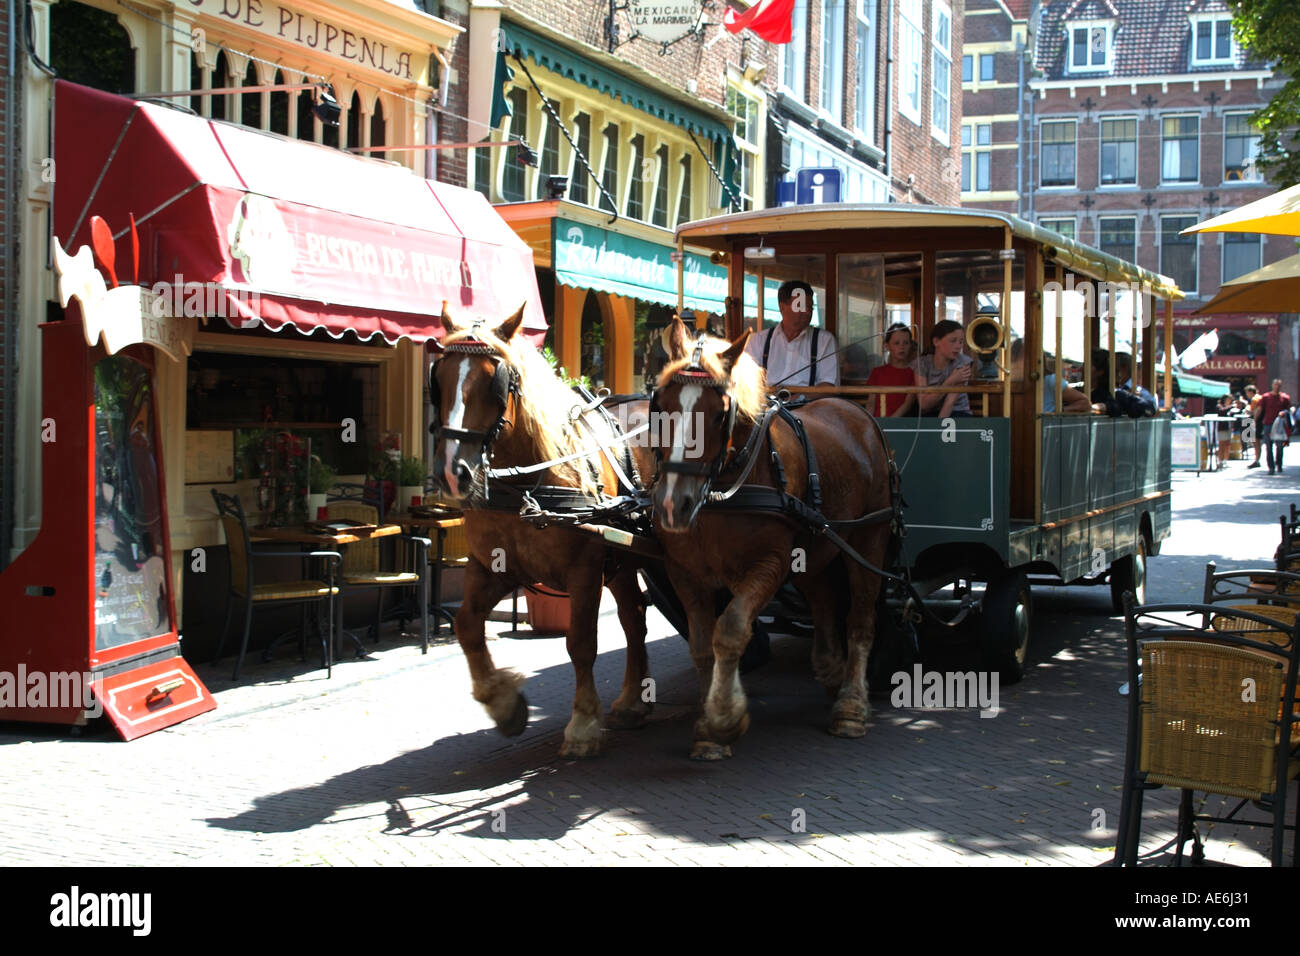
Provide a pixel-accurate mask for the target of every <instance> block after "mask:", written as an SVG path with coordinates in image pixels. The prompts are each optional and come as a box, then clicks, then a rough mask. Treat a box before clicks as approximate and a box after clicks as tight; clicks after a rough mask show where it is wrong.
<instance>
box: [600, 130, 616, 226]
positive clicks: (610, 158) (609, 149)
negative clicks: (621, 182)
mask: <svg viewBox="0 0 1300 956" xmlns="http://www.w3.org/2000/svg"><path fill="white" fill-rule="evenodd" d="M600 184H601V185H602V186H604V187H605V192H604V194H603V195H602V196H601V197H600V208H601V209H603V210H605V212H613V211H614V205H613V203H611V202H610V197H611V196H617V195H618V124H617V123H610V124H609V125H608V126H606V127H605V165H604V171H603V172H602V173H601V174H600Z"/></svg>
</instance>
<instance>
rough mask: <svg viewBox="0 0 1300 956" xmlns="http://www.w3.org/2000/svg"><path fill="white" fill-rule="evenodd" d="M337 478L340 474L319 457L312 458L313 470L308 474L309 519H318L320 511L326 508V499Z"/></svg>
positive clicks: (313, 456)
mask: <svg viewBox="0 0 1300 956" xmlns="http://www.w3.org/2000/svg"><path fill="white" fill-rule="evenodd" d="M337 478H338V472H336V471H335V470H334V469H333V468H331V467H330V466H329V465H327V464H325V462H323V461H321V460H320V456H319V455H312V456H311V470H310V471H309V472H308V473H307V487H308V489H309V492H310V493H309V494H308V495H307V517H309V518H314V517H316V515H317V514H319V513H320V509H321V508H324V507H325V498H326V496H327V495H328V493H329V490H330V488H332V487H333V486H334V481H335V479H337Z"/></svg>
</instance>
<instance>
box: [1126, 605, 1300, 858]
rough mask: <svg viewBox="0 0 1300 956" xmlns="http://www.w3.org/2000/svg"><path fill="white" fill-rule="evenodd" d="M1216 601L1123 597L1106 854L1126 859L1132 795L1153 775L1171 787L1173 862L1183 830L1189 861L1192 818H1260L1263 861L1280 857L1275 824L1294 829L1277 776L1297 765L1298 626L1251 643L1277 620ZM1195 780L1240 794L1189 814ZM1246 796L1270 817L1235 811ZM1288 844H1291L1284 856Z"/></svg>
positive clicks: (1134, 849)
mask: <svg viewBox="0 0 1300 956" xmlns="http://www.w3.org/2000/svg"><path fill="white" fill-rule="evenodd" d="M1221 611H1222V609H1221V608H1220V607H1218V606H1215V605H1209V604H1154V605H1146V606H1143V607H1138V606H1135V605H1134V604H1133V603H1132V598H1131V596H1130V597H1129V598H1128V599H1127V600H1126V602H1125V617H1124V622H1125V635H1126V639H1127V645H1128V671H1129V720H1128V746H1127V752H1126V756H1125V768H1124V795H1123V798H1122V802H1121V809H1120V823H1119V835H1118V838H1117V841H1116V847H1115V859H1114V863H1115V865H1124V864H1127V865H1129V866H1134V865H1136V863H1137V859H1138V842H1139V835H1140V831H1141V817H1142V798H1143V794H1144V793H1145V792H1146V791H1147V790H1150V789H1153V788H1155V787H1160V786H1167V787H1178V788H1179V789H1180V790H1181V791H1182V798H1181V801H1180V803H1179V809H1178V831H1177V834H1176V835H1175V838H1174V841H1171V843H1172V842H1175V841H1176V842H1177V850H1176V855H1175V861H1176V864H1177V865H1181V864H1182V857H1183V847H1184V845H1185V844H1186V843H1187V841H1188V840H1189V839H1190V840H1191V841H1192V843H1193V846H1192V860H1193V862H1198V861H1199V860H1200V859H1201V857H1202V856H1203V849H1202V845H1201V838H1200V834H1199V833H1198V832H1197V829H1196V824H1197V822H1198V821H1209V822H1218V823H1233V824H1238V825H1241V824H1247V825H1258V826H1271V827H1272V828H1273V844H1272V852H1271V860H1272V863H1273V865H1274V866H1277V865H1279V864H1280V863H1281V861H1282V841H1283V838H1284V837H1285V831H1286V830H1292V831H1295V832H1297V835H1298V836H1300V831H1296V827H1295V826H1294V825H1291V826H1288V825H1287V824H1286V799H1287V786H1288V781H1290V780H1291V779H1292V778H1293V777H1295V776H1296V774H1297V772H1300V760H1297V750H1296V744H1297V742H1298V741H1300V715H1297V714H1296V713H1295V693H1296V675H1297V663H1298V662H1300V655H1298V654H1297V645H1298V641H1297V638H1298V637H1300V627H1298V626H1297V625H1296V624H1295V622H1294V621H1293V622H1292V623H1291V624H1290V625H1289V631H1288V632H1287V640H1286V642H1285V644H1282V643H1278V642H1263V641H1260V640H1258V639H1257V638H1258V637H1259V636H1260V634H1261V632H1270V631H1273V630H1274V629H1276V628H1277V626H1278V624H1279V622H1278V621H1277V620H1275V619H1274V618H1273V617H1270V616H1266V615H1262V614H1257V613H1255V612H1254V610H1253V609H1252V610H1247V609H1244V608H1234V609H1233V612H1232V614H1231V615H1223V614H1222V613H1221ZM1198 617H1200V619H1201V620H1202V621H1204V620H1207V619H1208V620H1212V621H1222V622H1223V623H1219V624H1218V626H1216V627H1213V628H1212V629H1210V628H1205V627H1202V626H1198V625H1197V618H1198ZM1229 621H1235V622H1237V626H1233V625H1232V624H1230V623H1228V622H1229ZM1139 655H1140V656H1141V665H1139ZM1139 666H1140V669H1141V676H1142V680H1141V681H1139V677H1138V675H1139ZM1247 680H1249V681H1250V683H1246V681H1247ZM1247 688H1249V689H1251V690H1252V691H1253V692H1252V693H1247V692H1246V689H1247ZM1243 698H1246V699H1243ZM1198 790H1199V791H1204V792H1206V793H1217V794H1224V795H1227V796H1231V797H1237V798H1239V801H1240V802H1238V803H1237V805H1236V806H1235V807H1234V808H1233V809H1232V811H1231V812H1230V813H1228V815H1227V816H1224V817H1218V816H1213V815H1210V814H1202V813H1196V812H1195V811H1194V808H1193V805H1192V796H1193V794H1194V793H1195V792H1196V791H1198ZM1252 801H1253V802H1255V803H1256V804H1257V805H1259V806H1260V807H1261V808H1263V809H1265V810H1266V811H1267V812H1268V813H1269V816H1270V818H1271V819H1269V820H1242V819H1239V818H1238V814H1239V813H1240V811H1241V810H1242V809H1243V808H1244V807H1245V806H1246V805H1247V804H1249V803H1251V802H1252ZM1297 817H1298V818H1300V813H1298V814H1297ZM1166 846H1168V844H1166ZM1161 849H1162V850H1163V849H1164V847H1162V848H1161ZM1296 849H1297V847H1296V846H1295V845H1294V844H1293V848H1292V856H1293V859H1292V862H1293V863H1294V862H1295V856H1296V852H1295V851H1296Z"/></svg>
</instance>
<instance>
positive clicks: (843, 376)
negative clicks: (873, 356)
mask: <svg viewBox="0 0 1300 956" xmlns="http://www.w3.org/2000/svg"><path fill="white" fill-rule="evenodd" d="M870 372H871V363H870V360H869V358H868V356H867V350H866V349H864V348H863V347H862V346H861V345H850V346H849V347H848V348H846V349H845V350H844V357H843V358H841V359H840V381H841V382H842V383H848V382H863V381H866V380H867V377H868V375H869V374H870ZM908 384H909V385H910V384H911V382H908Z"/></svg>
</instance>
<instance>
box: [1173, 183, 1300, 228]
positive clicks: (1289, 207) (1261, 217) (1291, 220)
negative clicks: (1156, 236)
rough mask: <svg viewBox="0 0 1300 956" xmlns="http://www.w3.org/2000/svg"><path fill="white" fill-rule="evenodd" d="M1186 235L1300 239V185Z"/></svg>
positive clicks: (1231, 211) (1231, 212)
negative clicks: (1251, 234)
mask: <svg viewBox="0 0 1300 956" xmlns="http://www.w3.org/2000/svg"><path fill="white" fill-rule="evenodd" d="M1189 232H1264V233H1268V234H1269V235H1273V236H1300V185H1295V186H1292V187H1291V188H1290V189H1284V190H1282V191H1281V192H1279V193H1274V194H1273V195H1271V196H1265V197H1264V198H1263V199H1257V200H1255V201H1254V202H1252V203H1247V204H1246V205H1244V206H1242V207H1240V208H1238V209H1233V210H1230V211H1229V212H1225V213H1223V214H1222V215H1220V216H1215V217H1214V218H1213V219H1207V220H1206V221H1205V222H1202V223H1197V224H1196V225H1195V226H1189V227H1188V228H1186V229H1184V230H1183V231H1182V235H1187V233H1189Z"/></svg>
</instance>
